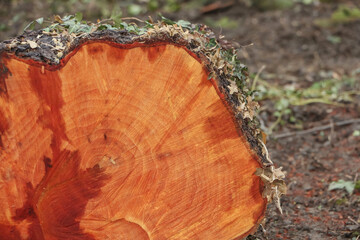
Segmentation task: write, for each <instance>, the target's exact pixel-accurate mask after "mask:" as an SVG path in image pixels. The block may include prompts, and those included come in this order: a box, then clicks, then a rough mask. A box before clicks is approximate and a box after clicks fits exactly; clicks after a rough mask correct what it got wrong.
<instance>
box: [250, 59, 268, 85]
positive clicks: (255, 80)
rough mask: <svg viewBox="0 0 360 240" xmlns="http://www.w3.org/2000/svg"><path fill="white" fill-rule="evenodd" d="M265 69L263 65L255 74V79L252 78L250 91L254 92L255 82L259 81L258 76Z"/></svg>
mask: <svg viewBox="0 0 360 240" xmlns="http://www.w3.org/2000/svg"><path fill="white" fill-rule="evenodd" d="M265 68H266V66H265V65H262V66H261V68H260V69H259V71H258V72H257V73H256V75H255V77H254V81H253V84H252V86H251V91H254V90H255V87H256V82H257V81H258V80H259V76H260V74H261V72H262V71H264V69H265Z"/></svg>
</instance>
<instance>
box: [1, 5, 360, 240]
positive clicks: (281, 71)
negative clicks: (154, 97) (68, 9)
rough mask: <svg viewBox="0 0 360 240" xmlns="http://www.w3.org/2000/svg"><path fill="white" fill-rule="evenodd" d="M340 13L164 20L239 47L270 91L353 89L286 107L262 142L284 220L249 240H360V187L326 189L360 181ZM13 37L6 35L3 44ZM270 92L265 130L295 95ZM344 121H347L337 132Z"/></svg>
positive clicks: (351, 38)
mask: <svg viewBox="0 0 360 240" xmlns="http://www.w3.org/2000/svg"><path fill="white" fill-rule="evenodd" d="M231 2H235V1H231ZM344 2H350V3H351V1H343V3H344ZM353 2H356V1H353ZM338 7H339V4H336V3H333V4H319V5H303V4H296V5H295V6H294V7H292V8H289V9H287V10H273V11H259V10H256V9H254V8H249V7H246V6H244V5H242V4H239V3H235V4H232V5H231V6H230V7H227V8H218V9H216V10H214V11H211V12H209V13H206V14H200V11H199V10H198V8H191V7H190V8H188V9H182V10H180V11H179V12H176V13H172V14H168V15H167V16H168V17H170V18H173V19H186V20H189V21H192V22H196V23H205V24H208V25H210V26H211V25H212V27H213V28H214V30H215V31H216V32H217V33H219V34H220V33H221V34H222V35H225V36H226V38H227V39H228V40H230V41H233V42H236V43H238V44H239V46H240V51H239V56H240V58H241V59H242V60H243V62H244V63H245V64H246V65H247V66H248V67H249V72H250V73H253V74H251V76H253V78H254V75H255V74H256V73H258V76H257V77H255V78H257V79H260V80H261V81H262V82H266V83H267V84H268V85H267V86H268V88H271V87H276V86H281V88H285V87H287V88H289V89H291V88H293V89H306V88H309V87H311V86H313V85H314V84H315V83H319V82H322V83H324V81H325V82H326V83H330V84H334V87H335V83H336V84H337V83H339V82H340V83H344V84H345V85H346V83H347V82H351V83H352V84H351V86H350V88H351V89H346V91H347V92H348V93H349V92H351V91H353V95H351V96H352V100H349V99H336V98H337V97H339V98H341V97H343V95H342V91H344V89H343V87H341V88H340V87H339V88H336V89H335V90H334V89H332V91H333V92H332V94H335V96H332V100H333V101H332V102H331V103H330V104H324V103H308V104H307V103H306V104H298V105H299V106H295V105H296V104H291V101H290V100H289V101H288V103H287V104H285V105H286V106H285V110H288V111H287V112H286V114H285V115H284V117H283V118H282V119H281V121H279V124H277V125H276V127H274V128H273V131H272V134H271V135H270V136H269V139H268V143H267V145H268V147H269V152H270V155H271V158H272V160H273V161H274V163H275V164H276V165H277V166H283V169H284V170H285V171H286V172H287V178H286V179H287V180H286V181H287V184H288V192H287V195H286V196H284V197H283V198H282V208H283V215H281V214H279V212H278V211H277V210H276V208H275V206H274V204H270V205H269V207H268V208H269V209H268V214H267V218H266V221H265V224H264V225H263V228H259V230H258V231H257V232H256V233H254V235H252V236H250V237H248V239H314V240H316V239H353V240H357V239H359V236H360V190H359V189H358V188H360V187H359V186H357V188H356V189H355V190H354V192H353V193H352V194H350V193H349V192H347V191H345V189H337V190H332V191H330V190H329V186H330V184H331V183H333V182H336V181H338V180H344V181H345V182H347V183H352V182H357V181H358V180H359V179H360V136H359V135H360V134H359V132H360V121H359V119H360V98H359V96H360V94H359V92H360V86H359V85H360V45H359V44H360V20H359V19H358V18H355V17H354V18H351V19H345V20H342V22H341V23H338V22H337V23H335V22H334V19H333V20H329V19H331V16H332V14H333V13H334V12H335V11H337V10H338ZM40 14H41V12H40ZM45 15H46V14H45ZM321 19H327V20H325V22H324V21H323V20H321ZM2 20H4V17H2ZM4 21H5V22H6V17H5V20H4ZM321 21H322V22H321ZM324 24H325V25H329V26H326V27H325V26H324ZM217 26H222V27H221V28H219V27H217ZM18 30H19V29H15V30H14V31H11V29H10V30H9V31H5V32H4V31H3V32H2V33H0V34H2V35H1V37H0V39H4V38H5V37H6V38H8V37H10V36H14V35H16V34H17V33H18ZM345 87H346V86H345ZM347 87H348V88H349V86H347ZM355 91H357V93H356V94H354V92H355ZM275 93H278V94H280V93H281V94H284V96H278V99H277V98H276V97H274V96H273V97H269V98H268V99H264V100H262V101H260V102H261V105H262V106H263V107H262V109H261V112H260V115H259V116H260V118H261V120H262V122H264V123H267V124H265V127H266V128H269V127H270V125H271V123H274V122H276V120H277V116H276V114H274V112H276V111H278V110H279V109H276V107H277V106H278V105H279V104H277V103H278V102H279V101H282V100H281V99H282V98H283V97H287V98H289V99H291V97H292V96H291V94H296V91H295V92H294V91H292V92H291V91H288V92H285V93H284V92H280V93H279V92H275ZM286 94H288V95H286ZM289 94H290V96H289ZM321 94H322V93H320V95H321ZM325 95H326V93H325ZM334 98H335V99H334ZM276 101H278V102H276ZM289 102H290V103H289ZM315 102H316V101H315ZM282 110H284V109H282ZM343 121H348V122H347V123H345V124H343V125H341V124H340V125H341V126H339V124H338V123H339V122H343ZM343 123H344V122H343ZM274 126H275V125H274ZM326 126H329V127H326ZM322 127H324V128H322ZM312 128H315V129H313V130H312V131H309V132H308V133H304V134H298V133H299V132H298V131H300V130H304V129H312ZM318 128H319V129H318ZM282 133H289V134H288V135H281V134H282ZM279 134H280V135H279ZM276 136H277V138H276Z"/></svg>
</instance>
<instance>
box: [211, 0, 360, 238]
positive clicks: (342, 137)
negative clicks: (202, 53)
mask: <svg viewBox="0 0 360 240" xmlns="http://www.w3.org/2000/svg"><path fill="white" fill-rule="evenodd" d="M336 8H337V5H336V4H329V5H327V4H326V5H321V6H318V7H314V6H305V5H297V6H296V7H295V8H292V9H289V10H286V11H270V12H269V11H267V12H259V11H257V10H253V9H246V8H244V7H243V6H241V5H239V6H236V7H234V8H231V9H229V10H227V11H226V12H218V13H216V14H215V15H217V16H214V17H215V18H216V17H221V16H222V15H224V14H225V15H227V16H232V18H233V19H236V20H237V21H238V22H239V23H240V25H239V28H238V29H236V31H233V30H226V29H224V30H222V31H223V34H224V35H225V36H228V37H229V38H230V39H231V38H232V39H233V40H236V42H238V43H239V44H240V45H242V46H246V45H249V44H250V43H253V45H252V46H249V47H244V48H242V49H243V50H242V51H241V54H242V58H243V60H244V62H246V64H247V65H248V66H249V69H250V72H257V71H259V69H260V68H261V66H263V65H264V66H266V68H265V70H264V71H263V73H262V75H263V76H272V77H269V78H268V79H267V81H268V82H270V83H275V84H281V85H283V84H284V85H285V84H294V85H296V86H301V87H306V86H309V85H310V84H312V83H314V82H316V81H318V80H321V79H322V77H321V72H324V71H325V72H329V71H331V72H332V73H334V74H338V75H344V74H351V72H354V71H355V70H356V69H359V68H360V47H359V43H360V22H359V21H357V22H352V23H347V24H342V25H338V26H334V27H331V28H320V27H318V26H316V25H315V24H314V21H315V19H318V18H325V17H329V16H330V15H331V13H332V12H333V11H334V10H335V9H336ZM329 36H338V37H341V40H342V41H341V43H340V44H334V43H331V42H330V41H329V40H327V39H328V38H329ZM357 81H360V76H359V75H358V76H357ZM261 104H262V105H269V106H271V104H270V103H269V102H262V103H261ZM359 104H360V102H357V103H355V104H352V105H351V104H350V105H348V106H347V107H342V108H339V107H334V106H329V105H325V104H312V105H306V106H303V107H301V108H298V109H296V110H295V111H296V112H297V117H300V118H302V119H303V122H304V129H308V128H312V127H315V126H323V125H327V124H329V123H330V122H331V121H333V122H337V121H341V120H346V119H358V118H359V117H360V108H359ZM270 109H271V107H270ZM270 111H271V110H270ZM267 116H269V115H265V119H263V121H265V122H266V121H271V117H267ZM269 118H270V119H269ZM359 128H360V124H359V123H357V124H350V125H346V126H341V127H335V128H334V129H333V130H332V131H330V129H329V130H326V131H324V132H323V133H324V134H320V131H318V132H313V133H310V134H305V135H300V136H298V135H294V136H291V137H286V138H281V139H278V140H274V139H271V140H270V141H269V142H268V144H267V145H268V146H269V151H270V155H271V157H272V159H273V161H274V162H275V164H277V165H278V166H283V167H284V170H285V171H286V172H287V184H288V188H289V189H288V193H287V195H286V196H284V197H283V200H282V208H283V211H284V214H283V215H280V214H279V213H278V212H277V211H276V209H275V207H274V205H270V206H269V209H268V215H267V220H266V223H265V225H264V229H265V231H266V233H264V232H263V231H262V230H261V228H260V229H259V230H258V232H256V233H255V234H254V236H253V237H249V239H256V238H258V239H314V240H316V239H347V238H349V239H358V238H359V235H360V223H359V219H360V192H359V191H357V192H355V193H354V194H353V195H351V196H349V195H348V194H347V193H346V192H345V191H344V190H335V191H328V187H329V184H330V183H331V182H333V181H336V180H339V179H344V180H347V181H349V180H350V181H351V180H354V178H359V177H360V176H359V175H360V174H359V173H360V137H355V136H353V135H352V133H353V132H354V131H355V130H356V129H359ZM277 131H278V132H293V131H296V130H295V129H292V128H291V126H287V125H285V126H283V127H282V128H280V129H278V130H277Z"/></svg>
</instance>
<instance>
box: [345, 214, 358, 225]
mask: <svg viewBox="0 0 360 240" xmlns="http://www.w3.org/2000/svg"><path fill="white" fill-rule="evenodd" d="M348 219H349V220H350V221H352V222H353V223H355V224H356V225H358V226H359V223H358V222H357V221H355V220H354V219H353V218H352V217H350V216H348Z"/></svg>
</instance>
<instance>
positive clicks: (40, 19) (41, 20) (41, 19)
mask: <svg viewBox="0 0 360 240" xmlns="http://www.w3.org/2000/svg"><path fill="white" fill-rule="evenodd" d="M35 21H36V22H37V23H38V24H40V25H41V24H43V22H44V18H43V17H41V18H38V19H36V20H35Z"/></svg>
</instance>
